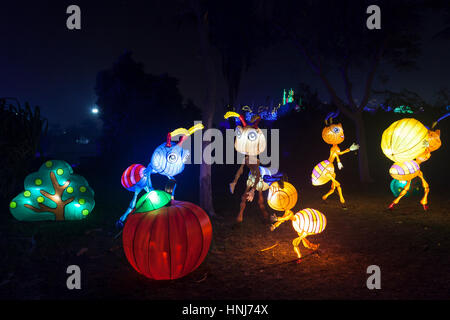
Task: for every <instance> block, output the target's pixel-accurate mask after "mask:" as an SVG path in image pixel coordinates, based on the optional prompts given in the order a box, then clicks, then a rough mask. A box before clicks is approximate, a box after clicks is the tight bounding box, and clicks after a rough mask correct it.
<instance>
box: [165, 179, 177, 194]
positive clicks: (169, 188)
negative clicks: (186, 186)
mask: <svg viewBox="0 0 450 320" xmlns="http://www.w3.org/2000/svg"><path fill="white" fill-rule="evenodd" d="M176 187H177V181H176V180H175V179H174V178H173V177H169V181H167V183H166V187H165V188H164V191H166V192H167V193H170V194H171V195H172V199H174V196H175V188H176Z"/></svg>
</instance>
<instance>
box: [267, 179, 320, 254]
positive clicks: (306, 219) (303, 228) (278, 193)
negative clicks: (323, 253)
mask: <svg viewBox="0 0 450 320" xmlns="http://www.w3.org/2000/svg"><path fill="white" fill-rule="evenodd" d="M284 180H285V179H284V177H282V176H275V175H274V176H268V175H266V176H264V181H265V182H266V183H268V184H270V187H269V194H268V196H267V203H268V204H269V207H271V208H272V209H274V210H276V211H284V215H283V216H282V217H278V216H277V215H275V214H274V215H272V216H271V220H272V221H273V222H274V224H272V225H271V227H270V230H271V231H274V230H275V229H276V228H278V227H279V226H280V225H281V224H282V223H283V222H286V221H288V220H290V221H292V227H293V228H294V230H295V231H296V232H297V234H298V237H297V238H295V239H294V240H293V241H292V245H293V246H294V251H295V253H296V254H297V258H298V259H300V258H301V257H302V254H301V253H300V244H303V246H305V248H308V249H312V250H317V249H318V248H319V245H318V244H314V243H312V242H310V241H309V240H308V239H306V237H308V236H310V235H314V234H318V233H321V232H322V231H323V230H325V227H326V226H327V218H326V217H325V215H324V214H323V213H321V212H320V211H318V210H316V209H311V208H306V209H302V210H300V211H299V212H297V213H294V212H293V211H292V210H291V209H292V208H293V207H294V206H295V204H296V202H297V197H298V195H297V190H296V189H295V187H294V186H293V185H292V184H290V183H289V182H287V181H284ZM299 261H300V260H299Z"/></svg>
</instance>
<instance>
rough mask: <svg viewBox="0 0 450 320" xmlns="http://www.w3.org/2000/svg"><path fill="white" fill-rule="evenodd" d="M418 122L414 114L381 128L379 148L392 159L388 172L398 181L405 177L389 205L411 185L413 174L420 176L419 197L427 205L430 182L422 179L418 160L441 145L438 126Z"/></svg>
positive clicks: (428, 157)
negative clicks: (402, 184) (422, 193)
mask: <svg viewBox="0 0 450 320" xmlns="http://www.w3.org/2000/svg"><path fill="white" fill-rule="evenodd" d="M449 115H450V113H448V114H446V115H445V116H443V117H441V118H440V119H438V120H437V121H436V122H434V123H433V126H432V127H431V129H434V127H435V126H436V125H437V123H438V122H439V121H440V120H442V119H444V118H446V117H448V116H449ZM431 129H428V128H427V127H425V126H424V125H423V124H422V123H421V122H419V121H418V120H416V119H413V118H404V119H401V120H398V121H395V122H394V123H393V124H391V125H390V126H389V127H388V128H387V129H386V130H385V131H384V132H383V135H382V137H381V149H382V150H383V153H384V154H385V155H386V157H388V158H389V159H391V160H392V161H394V164H393V165H392V166H391V168H390V169H389V174H390V175H391V176H392V177H393V178H394V179H397V180H399V181H406V185H405V187H404V188H403V190H402V191H401V192H400V194H399V196H398V197H397V198H395V200H394V201H393V202H392V203H391V204H390V205H389V209H393V208H394V206H395V205H396V204H398V203H399V201H400V200H401V198H403V197H404V196H405V195H406V194H407V193H408V191H409V189H410V188H411V181H412V180H413V179H414V178H415V177H419V178H420V179H421V180H422V186H423V190H424V195H423V198H422V199H421V200H420V204H422V206H423V209H424V210H427V209H428V194H429V192H430V186H429V184H428V182H427V181H426V180H425V178H424V176H423V173H422V171H421V169H420V164H421V163H423V162H425V161H427V160H428V159H430V157H431V152H433V151H435V150H437V149H439V148H440V147H441V139H440V134H441V132H440V130H435V131H433V130H431Z"/></svg>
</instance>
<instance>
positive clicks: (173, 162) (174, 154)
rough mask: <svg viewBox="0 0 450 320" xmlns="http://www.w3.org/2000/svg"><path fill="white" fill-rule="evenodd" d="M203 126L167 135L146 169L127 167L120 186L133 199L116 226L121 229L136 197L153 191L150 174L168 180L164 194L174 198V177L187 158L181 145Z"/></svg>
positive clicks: (187, 153)
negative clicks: (127, 191)
mask: <svg viewBox="0 0 450 320" xmlns="http://www.w3.org/2000/svg"><path fill="white" fill-rule="evenodd" d="M203 128H204V126H203V124H201V123H199V124H196V125H194V126H192V127H191V128H189V129H185V128H178V129H175V130H173V131H172V132H169V133H168V134H167V141H166V142H165V143H163V144H161V145H159V146H158V147H157V148H156V149H155V151H153V154H152V157H151V160H150V163H149V164H148V166H147V167H144V166H143V165H140V164H133V165H131V166H129V167H128V168H127V169H126V170H125V171H124V172H123V174H122V180H121V182H122V186H123V187H124V188H126V189H127V190H129V191H132V192H134V196H133V199H132V200H131V202H130V205H129V207H128V209H127V211H126V212H125V213H124V214H123V215H122V217H120V219H119V221H117V223H116V225H117V227H118V228H122V227H123V225H124V223H125V220H126V218H127V216H128V214H130V213H131V212H132V211H133V209H134V208H135V207H136V200H137V196H138V195H139V193H140V192H141V191H142V190H145V192H150V191H151V190H153V187H152V180H151V178H150V176H151V175H152V174H155V173H157V174H160V175H163V176H166V177H167V178H169V183H168V184H167V186H166V192H168V193H170V194H171V195H172V198H173V197H174V193H175V186H176V181H175V179H174V176H176V175H177V174H180V173H181V172H183V170H184V165H185V163H186V161H187V159H188V158H189V154H190V152H189V150H187V149H184V148H183V143H184V141H186V139H187V138H188V137H189V136H190V135H192V134H193V133H194V132H196V131H198V130H201V129H203ZM177 135H182V137H181V138H180V141H178V143H176V144H174V143H172V138H173V137H174V136H177Z"/></svg>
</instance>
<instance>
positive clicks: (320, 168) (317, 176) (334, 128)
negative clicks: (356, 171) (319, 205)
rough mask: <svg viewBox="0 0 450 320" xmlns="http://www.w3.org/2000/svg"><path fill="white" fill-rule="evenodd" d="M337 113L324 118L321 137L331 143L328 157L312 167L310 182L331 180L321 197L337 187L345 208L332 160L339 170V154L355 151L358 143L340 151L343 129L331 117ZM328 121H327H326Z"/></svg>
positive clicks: (318, 182) (316, 183)
mask: <svg viewBox="0 0 450 320" xmlns="http://www.w3.org/2000/svg"><path fill="white" fill-rule="evenodd" d="M338 115H339V112H336V113H331V114H329V115H328V116H327V117H326V118H325V125H326V126H325V128H324V129H323V130H322V139H323V140H324V141H325V142H326V143H328V144H330V145H332V147H331V149H330V157H329V158H328V160H323V161H321V162H319V163H318V164H317V165H316V166H315V167H314V169H313V171H312V174H311V182H312V184H313V185H314V186H320V185H323V184H326V183H327V182H328V181H330V180H331V189H330V191H329V192H328V193H327V194H325V195H324V196H323V197H322V199H323V200H326V199H327V198H328V197H329V196H330V195H331V194H332V193H333V192H334V190H335V189H336V188H337V190H338V193H339V200H340V202H341V204H342V208H344V209H346V206H345V199H344V196H343V195H342V188H341V184H340V183H339V182H338V181H337V180H336V173H335V170H334V165H333V162H334V160H335V159H336V160H337V165H338V169H339V170H341V169H342V168H343V167H344V166H343V165H342V163H341V160H340V159H339V156H340V155H343V154H345V153H347V152H350V151H355V150H358V149H359V145H357V144H354V143H353V144H352V145H351V146H350V148H348V149H346V150H344V151H341V150H340V149H339V147H338V144H340V143H342V142H343V141H344V138H345V137H344V129H343V128H342V124H340V123H338V124H333V117H336V116H338ZM328 121H329V122H328Z"/></svg>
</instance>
